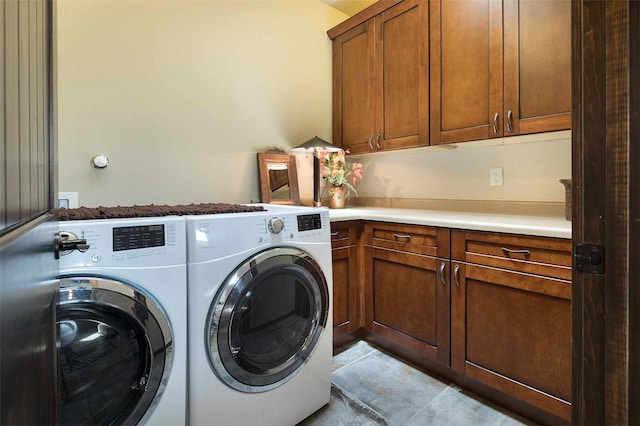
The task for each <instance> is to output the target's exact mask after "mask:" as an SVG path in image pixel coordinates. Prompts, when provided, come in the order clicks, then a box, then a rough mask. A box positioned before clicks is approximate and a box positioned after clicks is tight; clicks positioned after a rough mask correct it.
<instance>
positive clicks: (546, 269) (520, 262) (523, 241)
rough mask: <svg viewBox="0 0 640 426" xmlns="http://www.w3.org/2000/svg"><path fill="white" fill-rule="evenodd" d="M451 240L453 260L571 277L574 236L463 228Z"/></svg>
mask: <svg viewBox="0 0 640 426" xmlns="http://www.w3.org/2000/svg"><path fill="white" fill-rule="evenodd" d="M451 240H452V251H451V258H452V259H454V260H460V261H464V262H468V263H477V264H482V265H486V266H493V267H497V268H504V269H510V270H514V271H519V272H525V273H531V274H539V275H544V276H549V277H555V278H562V279H566V280H570V279H571V266H572V257H571V240H567V239H563V238H541V237H533V236H527V235H505V234H496V233H493V232H480V231H461V230H454V231H452V234H451Z"/></svg>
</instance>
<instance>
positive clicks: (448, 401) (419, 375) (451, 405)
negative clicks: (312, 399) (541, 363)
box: [299, 341, 533, 426]
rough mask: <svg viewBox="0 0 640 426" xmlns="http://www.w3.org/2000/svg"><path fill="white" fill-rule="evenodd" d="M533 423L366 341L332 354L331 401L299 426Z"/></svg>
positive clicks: (510, 425) (448, 425)
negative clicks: (430, 374) (426, 372)
mask: <svg viewBox="0 0 640 426" xmlns="http://www.w3.org/2000/svg"><path fill="white" fill-rule="evenodd" d="M425 424H429V425H447V426H450V425H460V426H468V425H504V426H507V425H508V426H516V425H532V424H533V423H531V422H529V421H528V420H526V419H524V418H522V417H519V416H517V415H515V414H513V413H509V412H508V411H506V410H504V409H502V408H500V407H498V406H496V405H493V404H492V403H490V402H488V401H486V400H483V399H482V398H480V397H478V396H477V395H474V394H472V393H471V392H468V391H465V390H463V389H460V388H459V387H457V386H455V385H454V384H452V383H448V382H446V381H443V380H442V379H440V378H436V377H432V376H429V375H428V374H425V373H424V372H422V371H420V370H418V369H416V368H414V367H412V366H410V365H407V364H405V363H403V362H402V361H399V360H398V359H396V358H394V357H393V356H390V355H388V354H387V353H385V352H383V351H381V350H379V349H378V348H377V347H375V346H373V345H371V344H369V343H367V342H365V341H360V342H357V343H355V344H353V345H351V346H350V347H348V348H347V349H346V350H344V351H342V352H340V353H339V354H337V355H335V356H334V357H333V373H332V389H331V400H330V402H329V404H327V405H326V406H325V407H323V408H322V409H320V410H318V411H317V412H316V413H314V414H313V415H312V416H311V417H309V418H307V419H306V420H304V421H303V422H302V423H300V425H299V426H329V425H331V426H334V425H336V426H338V425H339V426H346V425H353V426H355V425H391V426H400V425H406V426H418V425H425Z"/></svg>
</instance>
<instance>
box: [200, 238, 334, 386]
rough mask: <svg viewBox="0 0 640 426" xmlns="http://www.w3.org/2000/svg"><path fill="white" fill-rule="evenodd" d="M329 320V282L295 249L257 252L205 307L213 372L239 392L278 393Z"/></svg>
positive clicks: (277, 248) (307, 356)
mask: <svg viewBox="0 0 640 426" xmlns="http://www.w3.org/2000/svg"><path fill="white" fill-rule="evenodd" d="M328 313H329V291H328V287H327V281H326V279H325V277H324V273H323V272H322V270H321V268H320V266H319V265H318V263H317V262H316V261H315V260H314V259H313V258H312V257H311V255H309V254H308V253H306V252H304V251H302V250H300V249H298V248H293V247H275V248H269V249H267V250H264V251H262V252H259V253H257V254H255V255H254V256H252V257H250V258H249V259H247V260H245V261H244V262H243V263H242V264H241V265H240V266H238V267H237V268H236V269H235V270H234V271H233V272H232V273H231V274H229V275H228V276H227V278H226V279H225V281H224V282H223V283H222V285H221V286H220V289H219V290H218V292H217V294H216V296H215V298H214V300H213V303H212V304H211V307H210V309H209V315H208V321H207V324H206V329H205V330H206V335H205V339H206V340H207V345H206V346H207V347H208V349H209V353H208V355H209V362H210V364H211V367H212V368H213V370H214V372H215V373H216V375H217V376H218V377H219V378H220V379H221V380H222V381H223V382H224V383H226V384H227V385H228V386H230V387H231V388H233V389H236V390H239V391H242V392H247V393H257V392H266V391H268V390H271V389H274V388H276V387H278V386H281V385H282V384H283V383H285V382H287V381H288V380H290V379H291V378H293V377H294V376H295V375H296V373H297V372H298V371H299V370H300V368H301V367H302V366H303V365H304V364H305V363H306V362H307V361H308V359H309V357H310V356H311V354H312V353H313V351H314V349H315V347H316V345H317V343H318V340H319V339H320V336H321V335H322V332H323V331H324V328H325V327H326V323H327V316H328Z"/></svg>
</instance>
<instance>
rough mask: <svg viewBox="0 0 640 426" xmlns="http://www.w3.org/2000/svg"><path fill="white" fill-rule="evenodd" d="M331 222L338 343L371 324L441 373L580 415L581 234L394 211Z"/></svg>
mask: <svg viewBox="0 0 640 426" xmlns="http://www.w3.org/2000/svg"><path fill="white" fill-rule="evenodd" d="M331 227H332V232H333V233H332V249H333V250H332V252H333V281H334V283H333V296H334V298H333V300H334V312H333V319H334V347H335V346H341V345H343V344H345V343H348V342H349V341H350V340H356V339H357V338H359V337H360V336H361V334H360V333H361V332H362V333H364V336H365V338H366V339H367V340H370V341H372V342H373V343H375V344H377V345H379V346H382V347H384V348H385V349H387V350H389V351H390V352H392V353H396V354H397V355H399V356H401V357H404V358H406V359H408V360H410V361H412V362H414V363H416V364H418V365H421V366H423V367H425V368H435V369H436V370H437V372H438V374H444V375H445V376H449V375H450V376H451V378H452V380H455V381H458V380H459V381H460V383H464V384H468V385H471V384H473V383H477V384H478V385H479V386H483V387H485V388H486V387H489V388H492V389H494V390H495V391H498V392H494V393H495V395H493V396H491V395H489V394H487V395H484V396H486V397H490V398H491V399H493V400H494V401H496V402H500V401H501V400H503V399H504V396H500V395H503V394H504V395H508V396H510V397H512V398H515V399H516V400H518V401H521V402H524V403H525V404H526V405H527V406H528V407H533V408H532V409H533V410H534V411H535V410H540V411H538V412H536V413H548V414H551V416H549V417H548V418H551V419H552V420H551V421H554V420H553V419H561V420H565V421H567V422H568V421H570V418H571V265H572V257H571V240H566V239H560V238H548V237H532V236H524V235H511V234H499V233H491V232H479V231H465V230H450V229H448V228H437V227H430V226H420V225H401V224H394V223H386V222H363V223H360V222H358V221H352V222H337V223H332V224H331ZM363 329H364V331H363ZM456 377H457V378H456ZM487 392H489V391H487ZM481 393H482V391H481ZM518 404H520V402H519V403H518ZM509 408H512V409H514V408H515V410H516V411H518V408H517V407H509ZM525 411H526V410H525ZM527 413H528V411H527ZM548 414H544V415H543V416H541V417H540V418H541V419H543V420H542V421H543V422H545V421H546V420H545V419H547V417H546V416H548ZM536 415H537V414H535V413H534V414H533V417H535V416H536Z"/></svg>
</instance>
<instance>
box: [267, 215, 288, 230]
mask: <svg viewBox="0 0 640 426" xmlns="http://www.w3.org/2000/svg"><path fill="white" fill-rule="evenodd" d="M267 227H268V228H269V232H271V233H272V234H279V233H280V232H281V231H282V229H283V228H284V222H283V221H282V219H280V218H279V217H272V218H271V219H269V222H267Z"/></svg>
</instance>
